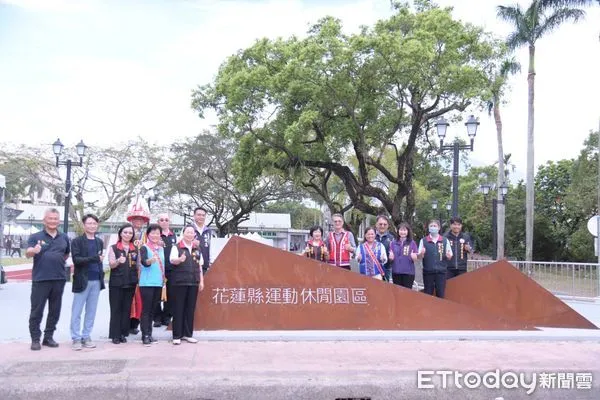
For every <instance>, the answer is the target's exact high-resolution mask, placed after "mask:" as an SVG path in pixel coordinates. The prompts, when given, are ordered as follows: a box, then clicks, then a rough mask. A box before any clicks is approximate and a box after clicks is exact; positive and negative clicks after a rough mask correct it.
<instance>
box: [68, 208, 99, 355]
mask: <svg viewBox="0 0 600 400" xmlns="http://www.w3.org/2000/svg"><path fill="white" fill-rule="evenodd" d="M81 221H82V222H83V230H84V234H83V235H81V236H79V237H77V238H75V239H73V242H72V243H71V252H72V258H73V267H74V270H73V293H74V294H73V306H72V308H71V339H72V340H73V345H72V349H73V350H81V349H82V347H85V348H87V349H93V348H95V347H96V345H95V344H94V342H92V339H91V337H90V336H91V333H92V329H93V328H94V320H95V319H96V308H97V306H98V297H99V296H100V291H101V290H102V289H104V268H103V266H102V260H103V259H104V255H103V254H104V252H103V251H104V243H103V242H102V240H101V239H100V238H97V237H96V232H97V231H98V222H99V221H98V217H96V216H95V215H93V214H86V215H84V216H83V218H82V219H81ZM84 306H85V318H84V321H83V331H82V330H81V313H82V312H83V308H84Z"/></svg>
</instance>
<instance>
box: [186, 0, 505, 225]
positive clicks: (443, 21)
mask: <svg viewBox="0 0 600 400" xmlns="http://www.w3.org/2000/svg"><path fill="white" fill-rule="evenodd" d="M420 3H421V4H420V7H419V9H418V10H416V11H415V10H413V9H411V8H410V7H409V6H407V5H399V6H397V10H396V13H395V15H393V16H392V17H390V18H389V19H386V20H382V21H379V22H378V23H377V24H375V26H373V27H370V28H369V27H364V28H363V29H362V30H361V32H359V33H357V34H351V35H348V34H345V33H344V32H343V29H342V25H341V23H340V21H338V20H336V19H334V18H331V17H327V18H323V19H322V20H320V21H319V22H318V23H317V24H316V25H314V26H313V27H312V28H311V29H310V31H309V32H308V35H307V36H306V37H305V38H302V39H300V38H297V37H291V38H288V39H277V40H269V39H262V40H259V41H257V42H256V43H255V44H254V45H253V46H251V47H249V48H247V49H244V50H240V51H239V52H238V53H237V54H235V55H233V56H231V57H229V58H228V59H227V60H226V61H225V62H224V63H223V64H222V65H221V67H220V69H219V71H218V74H217V76H216V78H215V79H214V81H213V82H211V83H209V84H207V85H204V86H201V87H199V88H198V89H197V90H196V91H195V92H194V94H193V103H192V104H193V107H194V108H195V109H196V110H197V111H198V113H199V114H200V115H201V116H202V115H203V114H204V112H205V111H207V110H209V109H210V110H215V111H216V113H217V115H218V118H219V124H218V129H219V132H220V134H222V135H224V136H226V137H235V138H238V139H239V140H240V146H239V148H238V151H237V153H236V157H235V163H234V166H235V170H236V172H237V174H238V176H239V177H240V182H241V183H242V184H243V185H248V186H249V185H252V184H253V182H254V181H255V179H257V177H259V176H261V175H263V174H264V173H268V174H273V173H277V174H281V175H283V176H285V177H290V178H292V179H296V180H297V181H300V182H307V180H308V179H309V178H310V177H311V176H314V175H319V174H320V176H330V175H333V176H335V177H336V178H337V179H338V180H339V181H340V183H341V184H342V185H343V187H344V190H345V193H346V194H347V196H348V198H349V200H350V202H351V204H352V206H353V207H354V208H355V209H357V210H359V211H362V212H365V213H369V214H374V215H375V214H377V213H378V212H379V211H380V209H381V208H384V209H385V210H387V212H389V214H390V215H391V216H392V218H393V219H394V221H396V222H399V221H400V220H401V219H402V215H403V212H404V215H407V216H412V214H413V211H414V209H415V198H414V193H413V190H412V189H413V174H414V155H415V153H416V152H417V150H418V149H419V148H423V147H424V148H429V147H431V146H430V145H428V144H427V142H428V137H427V131H428V128H429V127H430V124H431V122H432V121H433V120H434V119H436V118H438V117H440V116H442V115H445V114H449V119H452V118H454V117H456V115H455V114H453V113H454V112H460V111H464V110H465V109H466V108H467V107H468V106H469V105H471V104H473V103H476V102H479V101H480V100H481V99H482V98H484V97H486V98H487V97H489V74H488V71H489V70H490V68H489V66H490V63H492V62H493V61H494V60H495V59H496V58H497V57H498V55H499V53H500V46H499V45H498V43H497V41H495V40H494V39H493V38H492V37H490V36H489V35H488V34H486V33H485V32H483V31H482V29H480V28H478V27H475V26H472V25H470V24H463V23H461V22H460V21H457V20H455V19H453V18H452V16H451V12H450V10H449V9H441V8H438V7H435V6H433V5H431V4H430V3H429V2H427V1H424V2H420ZM388 150H391V152H392V154H393V157H392V158H393V159H392V163H390V165H385V164H384V163H383V162H382V159H383V157H384V155H385V154H386V152H387V151H388ZM352 161H354V163H355V164H354V165H353V163H352ZM332 211H338V210H332Z"/></svg>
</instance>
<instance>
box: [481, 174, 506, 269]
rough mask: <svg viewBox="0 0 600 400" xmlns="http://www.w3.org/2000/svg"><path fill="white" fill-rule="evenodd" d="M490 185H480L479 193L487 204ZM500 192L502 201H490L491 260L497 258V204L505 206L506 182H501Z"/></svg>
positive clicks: (494, 199) (495, 199)
mask: <svg viewBox="0 0 600 400" xmlns="http://www.w3.org/2000/svg"><path fill="white" fill-rule="evenodd" d="M492 188H493V187H492V185H490V184H489V183H484V184H482V185H481V191H482V192H483V196H484V198H485V201H486V202H487V196H488V194H489V193H490V190H491V189H492ZM498 190H500V194H501V195H502V200H498V199H497V198H496V197H494V198H493V199H492V259H493V260H496V259H497V258H498V204H506V195H507V194H508V185H507V184H506V182H503V183H502V185H500V187H499V188H498Z"/></svg>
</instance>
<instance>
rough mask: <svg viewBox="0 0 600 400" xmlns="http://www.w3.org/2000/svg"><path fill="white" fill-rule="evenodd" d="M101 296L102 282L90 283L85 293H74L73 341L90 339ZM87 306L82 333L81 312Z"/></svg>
mask: <svg viewBox="0 0 600 400" xmlns="http://www.w3.org/2000/svg"><path fill="white" fill-rule="evenodd" d="M99 296H100V281H88V284H87V287H86V288H85V290H84V291H83V292H80V293H73V306H72V307H71V339H73V340H81V339H89V338H90V335H91V333H92V329H93V328H94V319H96V308H97V306H98V297H99ZM84 306H85V318H84V319H83V332H82V331H81V312H82V311H83V307H84Z"/></svg>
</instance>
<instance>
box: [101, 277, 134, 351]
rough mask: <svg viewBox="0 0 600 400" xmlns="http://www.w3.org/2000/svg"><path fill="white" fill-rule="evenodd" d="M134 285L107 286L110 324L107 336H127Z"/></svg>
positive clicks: (113, 337) (114, 337)
mask: <svg viewBox="0 0 600 400" xmlns="http://www.w3.org/2000/svg"><path fill="white" fill-rule="evenodd" d="M134 292H135V287H127V288H124V287H109V288H108V303H109V304H110V325H109V328H108V337H109V338H110V339H118V338H120V337H121V336H129V315H130V313H131V301H132V300H133V293H134Z"/></svg>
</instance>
